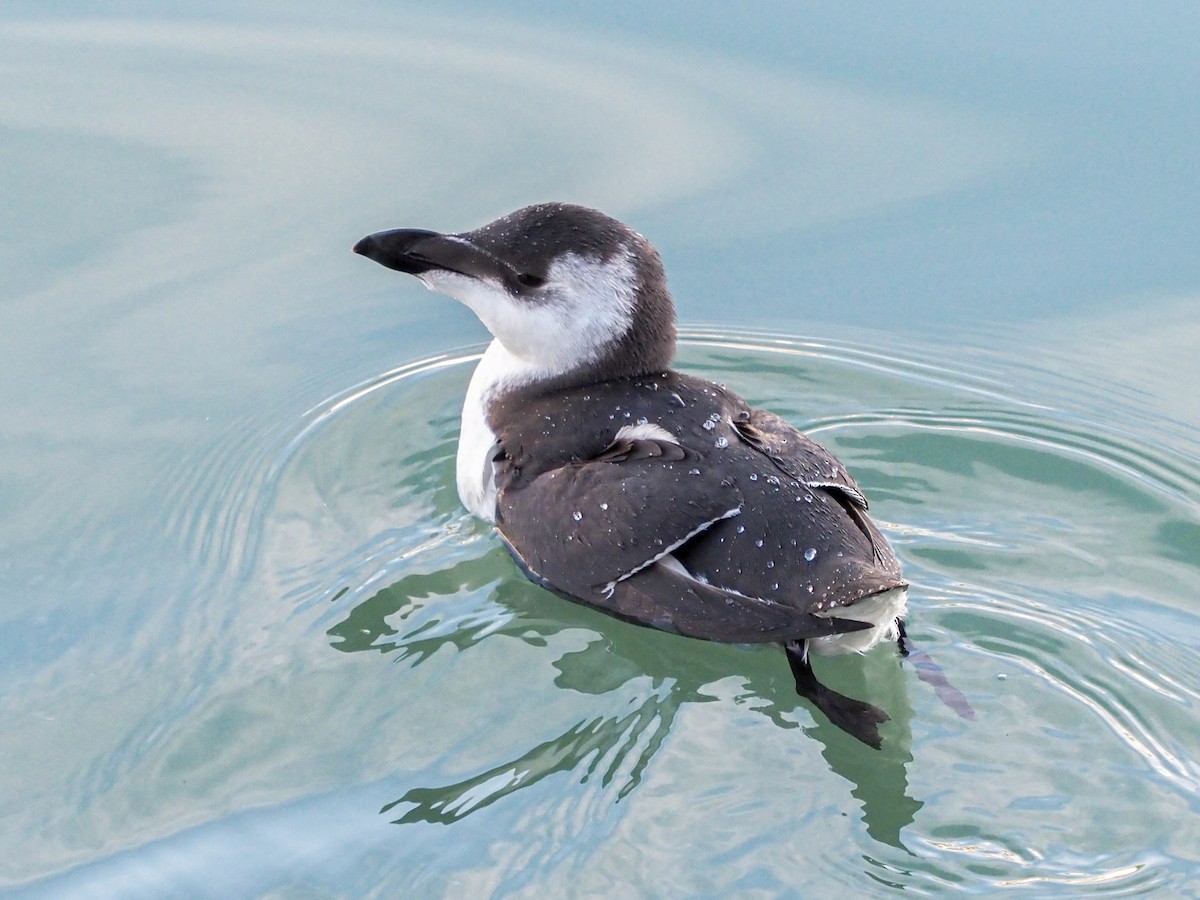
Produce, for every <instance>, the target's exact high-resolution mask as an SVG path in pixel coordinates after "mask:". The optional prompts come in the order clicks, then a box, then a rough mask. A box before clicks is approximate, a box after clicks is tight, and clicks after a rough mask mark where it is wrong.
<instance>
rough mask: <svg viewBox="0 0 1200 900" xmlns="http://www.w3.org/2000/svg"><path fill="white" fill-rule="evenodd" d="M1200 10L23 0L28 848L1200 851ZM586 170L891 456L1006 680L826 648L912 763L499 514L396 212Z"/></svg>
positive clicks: (818, 410)
mask: <svg viewBox="0 0 1200 900" xmlns="http://www.w3.org/2000/svg"><path fill="white" fill-rule="evenodd" d="M68 9H69V8H68ZM997 9H999V8H997ZM1194 18H1195V15H1194V13H1192V12H1190V10H1185V9H1184V8H1183V7H1182V6H1180V7H1175V8H1174V9H1171V10H1170V11H1169V14H1168V7H1167V6H1166V5H1164V6H1161V7H1157V8H1147V9H1146V10H1143V12H1142V13H1140V14H1139V15H1137V16H1136V17H1135V16H1134V15H1133V14H1132V13H1130V12H1126V11H1125V10H1124V8H1123V7H1120V6H1099V7H1093V8H1092V10H1091V11H1090V12H1089V13H1088V14H1087V15H1085V14H1084V13H1083V12H1082V11H1081V12H1079V13H1077V14H1076V13H1073V12H1072V13H1068V12H1064V11H1058V12H1054V11H1048V10H1044V9H1042V8H1041V7H1036V6H1028V7H1020V8H1017V7H1012V8H1011V11H1010V7H1008V6H1006V7H1005V10H1004V12H1003V14H1001V13H999V12H997V11H990V10H986V9H983V8H976V9H975V10H972V11H960V10H950V9H949V8H946V7H942V6H939V5H936V4H930V5H927V6H922V7H916V8H914V9H913V10H912V11H910V13H909V14H908V15H907V16H906V17H903V18H902V17H900V16H899V15H898V14H893V13H880V14H879V15H877V16H875V17H873V18H872V20H871V21H864V20H863V19H862V17H861V16H859V15H857V14H855V13H853V12H850V11H846V12H837V11H834V10H833V9H832V8H830V9H820V8H817V7H807V8H803V7H802V8H797V9H795V10H791V11H787V12H785V11H781V10H777V9H766V8H762V9H759V10H758V11H757V14H756V16H754V17H751V18H750V19H749V20H748V21H746V22H745V23H742V24H740V25H738V27H736V28H731V27H730V25H729V23H728V20H727V17H725V16H722V15H721V14H720V10H719V9H717V8H716V7H712V8H709V7H703V6H701V7H698V8H696V9H695V10H694V11H693V12H692V13H690V14H689V16H688V18H687V19H683V18H681V17H680V16H679V15H677V14H668V13H646V12H645V11H643V10H640V9H639V10H638V11H636V12H635V11H633V10H632V9H629V8H626V7H624V6H622V5H621V4H607V5H606V6H605V8H604V10H596V11H592V12H586V13H585V12H578V13H571V14H568V13H562V12H559V11H557V9H555V10H549V9H547V10H543V11H542V12H541V13H536V12H530V11H523V10H517V9H515V8H509V7H508V6H507V5H505V4H502V3H494V4H487V5H478V6H475V5H467V4H463V5H460V6H454V7H448V8H447V9H446V10H445V11H444V12H443V13H441V14H440V15H438V16H431V15H429V14H427V13H419V12H415V11H410V10H396V9H390V8H388V9H384V8H380V7H376V6H372V5H366V4H363V5H355V6H353V7H351V8H348V9H342V10H339V12H338V13H337V14H336V16H335V15H334V14H332V13H326V12H324V11H322V10H320V9H317V8H312V9H306V8H304V7H303V6H301V7H296V8H292V9H289V10H288V11H286V12H285V11H282V10H280V11H277V12H275V13H273V14H267V15H262V16H248V15H246V14H242V13H238V12H235V11H233V10H232V9H231V10H227V11H216V12H212V11H202V10H200V9H199V8H198V7H197V8H195V9H190V8H188V7H186V6H185V7H181V8H180V11H179V12H178V13H175V14H172V15H171V16H169V17H167V16H164V15H162V14H159V13H152V12H146V11H139V10H138V8H135V7H121V8H117V7H105V6H103V5H102V6H100V7H89V8H88V10H86V11H81V12H79V13H78V14H72V13H70V12H69V11H64V12H62V13H59V14H56V15H54V16H48V15H46V14H45V13H44V12H43V11H42V10H41V9H40V8H33V7H23V6H21V5H19V4H18V5H15V6H13V7H12V8H11V11H10V12H6V13H5V14H3V17H0V73H3V77H4V84H5V90H4V91H3V92H0V152H2V153H3V155H4V166H3V167H0V182H2V183H3V185H4V191H5V198H6V201H5V204H4V207H5V208H4V212H3V213H2V214H0V266H2V268H3V271H4V272H5V280H4V287H3V296H2V303H0V317H3V327H2V328H0V353H2V354H3V359H4V363H3V366H0V390H2V395H3V396H4V398H5V399H4V404H5V415H4V419H3V421H4V425H3V428H2V429H0V438H2V440H0V585H2V588H3V596H4V597H5V601H6V602H5V603H4V605H3V609H4V617H5V622H6V624H7V626H8V627H7V628H6V629H5V630H4V635H5V636H4V637H3V638H0V672H3V674H4V679H3V682H0V683H2V685H3V688H2V689H0V715H2V716H3V720H4V723H5V728H4V737H3V738H2V739H0V760H2V761H3V764H2V765H0V803H2V804H3V809H4V812H5V815H4V817H3V819H2V820H0V822H2V823H3V824H2V825H0V830H2V834H3V846H4V847H5V848H6V851H7V852H6V854H5V862H4V863H3V864H0V884H3V885H4V886H5V887H6V888H8V889H9V890H11V891H13V892H15V893H29V894H33V895H47V896H86V895H94V896H113V895H120V896H162V895H172V894H176V895H178V894H189V895H195V894H207V895H210V896H239V895H251V896H253V895H280V896H291V895H301V894H305V895H311V894H316V895H341V896H362V895H368V894H371V893H376V894H380V895H391V894H396V893H416V892H420V893H423V894H433V895H464V894H467V893H472V894H481V895H487V894H524V895H538V896H555V895H562V896H570V895H584V894H597V893H613V892H615V891H618V890H624V891H628V890H629V889H631V888H632V889H633V890H634V891H640V892H641V893H646V894H656V895H666V896H684V895H718V894H719V895H725V896H727V895H731V894H754V893H763V894H769V895H780V894H788V893H793V894H801V895H808V894H810V893H813V892H815V891H818V890H820V891H824V892H828V891H829V890H831V889H834V888H835V887H836V886H840V885H844V886H845V887H846V888H847V889H851V890H855V891H858V892H862V891H872V892H879V893H884V892H887V891H888V890H889V888H902V889H906V890H916V891H920V892H924V893H935V892H940V891H943V890H949V889H954V890H959V891H963V890H966V891H972V892H976V893H984V894H986V893H991V892H994V891H995V890H996V889H998V888H999V887H1000V886H1009V885H1018V886H1024V887H1025V888H1026V889H1027V890H1029V891H1031V892H1033V893H1035V894H1048V893H1054V892H1057V891H1061V890H1064V889H1066V887H1067V886H1070V887H1073V888H1076V889H1079V890H1090V891H1097V892H1139V891H1140V892H1153V891H1159V892H1167V893H1171V892H1173V893H1176V894H1180V893H1182V894H1186V893H1187V892H1189V891H1192V892H1194V891H1195V890H1196V885H1195V881H1194V880H1193V879H1194V875H1193V873H1194V872H1195V871H1196V870H1197V867H1198V865H1200V839H1198V838H1197V837H1196V835H1197V834H1200V831H1198V830H1197V829H1196V828H1192V827H1190V824H1191V823H1193V822H1195V821H1196V819H1197V812H1198V808H1197V807H1198V804H1197V779H1198V777H1200V763H1198V760H1200V747H1198V746H1197V742H1198V738H1197V737H1196V735H1197V734H1200V728H1198V727H1197V725H1198V722H1197V718H1198V716H1197V701H1198V699H1200V698H1198V696H1197V689H1196V684H1197V683H1200V677H1198V676H1200V671H1198V669H1200V664H1198V663H1197V662H1196V654H1195V648H1196V646H1197V643H1198V638H1200V615H1198V614H1197V591H1196V587H1195V585H1196V584H1197V583H1200V579H1198V578H1197V575H1198V572H1197V566H1198V562H1197V561H1198V560H1200V510H1198V508H1197V497H1198V496H1200V491H1198V490H1197V488H1198V481H1200V475H1198V468H1197V464H1196V462H1195V460H1196V459H1197V451H1198V449H1200V407H1198V405H1197V400H1196V397H1198V396H1200V366H1198V364H1197V362H1196V356H1195V352H1194V348H1195V346H1196V345H1197V340H1198V339H1200V315H1198V313H1197V310H1200V305H1198V304H1197V283H1198V281H1200V271H1198V263H1197V258H1196V255H1195V253H1194V246H1193V244H1194V242H1193V241H1192V240H1191V238H1190V237H1189V236H1190V233H1191V231H1190V229H1191V227H1192V223H1193V222H1194V221H1195V220H1196V214H1197V213H1198V212H1200V210H1197V209H1196V197H1197V196H1200V192H1198V191H1197V190H1196V189H1197V187H1200V185H1197V179H1196V175H1195V167H1194V165H1192V155H1193V154H1192V149H1193V147H1194V141H1193V140H1192V139H1191V136H1190V132H1189V131H1188V129H1189V127H1190V126H1189V123H1190V122H1191V121H1192V118H1193V117H1192V116H1191V104H1190V99H1189V98H1191V97H1194V96H1195V95H1196V88H1197V87H1198V85H1197V83H1196V82H1197V73H1196V70H1195V68H1194V65H1193V64H1192V63H1191V51H1190V50H1188V49H1187V48H1189V47H1191V46H1192V44H1193V43H1194V42H1189V40H1188V39H1187V36H1188V35H1195V34H1196V28H1195V25H1196V23H1195V21H1194ZM551 198H556V199H565V200H573V201H577V202H584V203H590V204H593V205H596V206H599V207H602V208H604V209H605V210H606V211H609V212H611V213H613V214H616V215H618V216H621V217H622V218H624V219H626V220H628V221H630V222H631V223H632V224H634V225H635V227H637V228H638V229H639V230H641V231H642V232H643V233H645V234H646V235H647V236H648V237H649V238H650V239H651V240H652V241H653V242H654V243H655V244H656V245H657V246H659V247H660V249H661V250H662V252H663V256H664V259H665V262H666V264H667V268H668V273H669V275H670V277H671V282H672V285H673V287H674V289H675V293H676V295H677V299H678V301H679V305H680V312H681V318H682V320H683V322H684V325H685V335H686V338H687V340H686V341H685V343H684V344H683V346H682V347H681V352H680V365H681V366H682V367H683V368H686V369H687V370H688V371H691V372H695V373H698V374H702V375H705V376H707V377H710V378H713V379H716V380H719V381H723V382H726V383H727V384H729V385H730V386H731V387H733V388H734V389H736V390H737V391H739V392H740V393H742V394H744V395H745V396H746V397H747V398H748V399H750V400H751V401H753V402H755V403H758V404H761V405H764V406H767V407H770V408H772V409H774V410H776V411H777V412H779V413H780V414H782V415H784V416H786V417H787V418H788V419H789V420H791V421H792V422H794V423H796V424H797V425H799V426H801V427H804V428H805V429H806V430H808V431H809V432H810V433H812V434H813V435H814V436H815V437H816V438H817V439H818V440H820V441H822V442H823V443H825V444H826V445H827V446H829V447H830V449H832V450H833V451H834V452H836V453H837V454H838V455H839V456H841V457H842V458H843V459H844V460H845V462H846V463H847V464H848V466H849V467H850V469H851V471H853V472H854V474H855V476H856V478H857V480H858V481H859V482H860V484H862V486H863V487H864V489H865V490H866V491H867V493H868V494H869V496H870V497H871V500H872V511H873V512H874V513H875V515H876V516H877V519H878V521H879V522H880V524H881V526H882V527H884V529H885V530H886V531H887V533H888V536H889V538H890V539H891V540H892V541H893V543H894V545H895V547H896V550H897V553H898V554H899V556H900V558H901V560H902V562H903V564H904V566H905V571H906V574H907V577H908V578H909V580H910V581H911V582H912V583H913V585H914V588H913V594H912V601H911V602H912V607H913V614H912V621H911V632H912V635H913V637H914V639H915V640H916V641H917V642H918V643H919V645H920V646H921V647H922V648H923V649H925V650H926V651H928V653H929V654H930V655H931V656H932V658H934V659H935V660H936V661H937V663H938V664H939V665H940V666H941V667H942V668H943V669H944V670H945V672H946V673H947V674H948V676H949V677H950V678H951V680H952V681H953V683H954V684H955V686H956V687H957V688H959V689H960V690H961V691H962V692H963V693H964V695H965V696H966V697H967V698H968V700H969V702H970V703H971V706H972V707H973V709H974V710H975V712H976V716H975V718H973V719H964V718H962V717H961V716H960V715H958V714H957V713H956V712H955V710H954V709H952V708H951V707H949V706H947V705H946V704H945V703H943V702H942V701H941V700H940V699H939V698H938V696H937V694H936V693H935V691H934V690H933V688H932V687H931V686H930V685H929V684H927V683H926V682H924V681H922V680H921V679H920V678H919V677H918V671H917V668H916V666H914V665H913V663H912V661H909V662H903V663H902V662H901V661H900V660H898V658H897V657H896V655H895V654H894V652H892V651H891V650H890V648H880V649H878V650H877V651H875V652H872V653H871V654H870V655H868V656H867V657H865V658H863V659H835V660H828V661H823V662H825V666H824V668H823V669H822V673H823V675H824V676H826V677H827V678H828V680H829V681H830V683H831V684H833V685H834V686H835V687H838V689H840V690H843V691H845V692H847V693H853V694H855V695H857V696H864V697H869V698H870V699H871V700H872V702H875V703H877V704H879V705H880V706H883V707H884V708H885V709H887V710H888V712H889V713H890V714H891V716H892V720H891V721H890V722H889V723H887V725H886V726H885V728H884V748H883V750H882V751H880V752H874V751H870V750H869V749H867V748H864V747H861V746H859V745H857V744H855V743H854V742H853V741H852V740H851V739H849V738H848V737H846V736H845V735H843V734H841V733H840V732H838V731H837V730H836V729H833V728H832V727H831V726H829V725H828V724H827V723H825V722H824V721H823V720H821V719H819V718H817V717H814V715H813V713H812V711H811V710H810V709H809V708H808V707H807V706H806V705H805V704H804V703H802V702H801V701H799V700H798V699H797V698H796V697H795V694H794V690H793V689H792V686H791V680H790V675H789V672H788V669H787V666H786V662H785V660H784V658H783V655H782V654H781V653H779V652H778V651H777V650H775V649H774V648H743V647H724V646H717V645H711V644H703V643H700V642H693V641H688V640H684V639H681V638H677V637H673V636H670V635H663V634H658V633H654V632H651V631H647V630H643V629H637V628H634V627H632V626H629V625H626V624H623V623H620V622H616V621H613V620H610V619H607V618H605V617H603V616H601V615H599V614H598V613H595V612H592V611H589V610H585V609H581V608H578V607H575V606H572V605H570V604H568V603H565V602H564V601H562V600H560V599H558V598H555V597H553V596H551V595H549V594H547V593H546V592H544V591H541V590H540V589H538V588H536V587H534V586H533V585H531V584H529V583H527V582H526V581H524V580H523V579H522V578H521V577H520V576H519V573H518V572H517V571H516V569H515V568H514V567H513V565H512V563H511V562H510V561H509V560H508V558H507V556H506V554H505V553H504V552H503V550H502V548H501V547H500V546H499V544H498V543H497V541H496V540H495V538H494V537H493V536H492V535H491V534H490V533H489V531H488V529H486V528H485V527H483V526H482V525H480V524H478V523H475V522H473V521H471V520H470V519H469V518H468V517H467V516H466V514H465V513H464V512H463V511H462V510H461V508H460V507H459V504H458V501H457V498H456V496H455V493H454V486H453V484H454V479H453V451H454V445H455V441H456V437H457V416H458V408H459V404H460V403H461V395H462V392H463V390H464V388H465V385H466V382H467V379H468V378H469V374H470V368H471V365H472V362H473V360H474V358H475V357H476V356H477V354H478V353H479V351H480V349H481V346H482V343H481V342H482V341H483V339H484V334H483V332H482V330H481V329H480V327H479V326H478V324H477V323H476V322H475V321H474V320H473V318H472V317H471V316H470V314H469V313H468V312H467V311H465V310H463V309H461V308H459V307H457V306H456V305H455V304H453V303H452V302H450V301H448V300H444V299H442V298H436V297H433V296H431V295H428V294H426V293H425V292H424V291H422V290H421V289H420V288H419V286H418V285H416V284H415V283H407V282H406V281H404V280H402V279H401V278H400V277H399V276H394V275H393V274H392V273H387V272H384V271H382V270H379V269H378V267H374V266H369V265H367V264H366V263H364V262H363V261H362V260H361V259H357V258H354V257H352V256H351V254H350V253H349V249H348V248H349V246H350V245H351V244H352V243H353V242H354V241H355V240H356V239H357V238H358V237H360V236H361V235H362V234H365V233H367V232H369V231H373V230H377V229H379V228H383V227H394V226H400V225H416V226H425V227H432V228H439V229H447V230H459V229H464V228H469V227H473V226H475V225H477V224H479V223H481V222H483V221H486V220H487V219H489V218H491V217H493V216H495V215H497V214H499V213H502V212H504V211H507V210H509V209H511V208H515V207H517V206H519V205H522V204H524V203H528V202H533V201H536V200H543V199H551Z"/></svg>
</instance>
